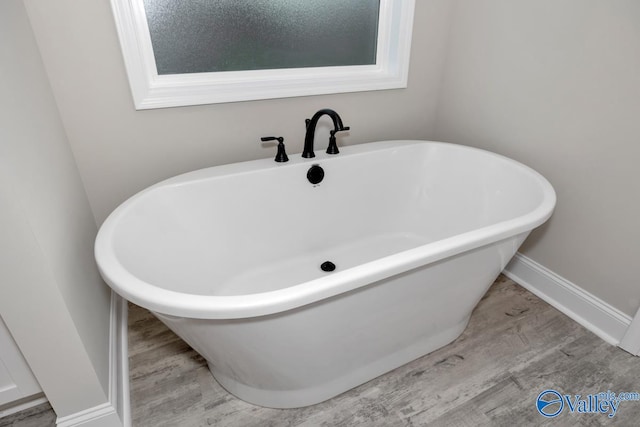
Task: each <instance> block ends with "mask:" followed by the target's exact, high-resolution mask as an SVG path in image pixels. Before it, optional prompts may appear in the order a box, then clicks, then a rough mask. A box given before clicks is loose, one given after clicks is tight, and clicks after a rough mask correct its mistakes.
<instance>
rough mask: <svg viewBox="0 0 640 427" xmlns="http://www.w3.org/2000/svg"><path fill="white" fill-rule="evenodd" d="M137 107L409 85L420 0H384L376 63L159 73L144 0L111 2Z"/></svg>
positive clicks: (381, 3) (114, 0)
mask: <svg viewBox="0 0 640 427" xmlns="http://www.w3.org/2000/svg"><path fill="white" fill-rule="evenodd" d="M111 7H112V9H113V14H114V18H115V22H116V27H117V29H118V35H119V37H120V45H121V47H122V53H123V57H124V62H125V66H126V68H127V73H128V75H129V83H130V86H131V92H132V94H133V100H134V104H135V107H136V109H138V110H142V109H150V108H164V107H178V106H184V105H200V104H216V103H224V102H235V101H250V100H258V99H271V98H287V97H293V96H306V95H321V94H332V93H343V92H360V91H370V90H383V89H397V88H406V87H407V80H408V74H409V55H410V50H411V35H412V28H413V14H414V8H415V0H380V22H379V26H378V52H377V57H376V65H359V66H347V67H314V68H288V69H277V70H251V71H225V72H215V73H189V74H171V75H158V72H157V70H156V63H155V57H154V54H153V48H152V45H151V36H150V33H149V26H148V23H147V18H146V14H145V11H144V4H143V0H111Z"/></svg>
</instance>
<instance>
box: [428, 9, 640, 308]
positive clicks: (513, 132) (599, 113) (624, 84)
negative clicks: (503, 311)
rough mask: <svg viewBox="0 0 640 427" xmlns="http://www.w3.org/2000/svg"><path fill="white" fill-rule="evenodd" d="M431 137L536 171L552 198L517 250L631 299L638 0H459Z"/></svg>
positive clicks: (635, 241)
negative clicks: (545, 215) (552, 207)
mask: <svg viewBox="0 0 640 427" xmlns="http://www.w3.org/2000/svg"><path fill="white" fill-rule="evenodd" d="M455 3H456V5H455V9H454V12H453V15H452V23H453V24H452V29H451V34H450V44H449V46H448V60H447V63H446V67H445V71H444V80H443V84H442V86H441V92H440V103H439V105H438V113H437V118H436V132H435V134H436V137H437V139H440V140H444V141H449V142H455V143H460V144H466V145H473V146H476V147H480V148H485V149H488V150H492V151H496V152H498V153H501V154H504V155H507V156H509V157H512V158H514V159H516V160H519V161H521V162H523V163H525V164H527V165H529V166H531V167H533V168H534V169H536V170H538V171H539V172H540V173H542V174H543V175H544V176H545V177H547V179H549V181H550V182H551V183H552V184H553V186H554V187H555V189H556V192H557V194H558V204H557V208H556V211H555V213H554V215H553V217H552V218H551V220H550V221H549V222H548V223H547V224H546V225H545V226H543V227H542V228H541V229H539V230H537V231H535V232H534V233H533V234H532V235H531V237H530V238H529V240H528V241H527V242H526V243H525V245H524V246H523V248H522V249H521V252H522V253H523V254H525V255H526V256H527V257H529V258H531V259H533V260H534V261H536V262H537V263H539V264H541V265H543V266H544V267H546V268H547V269H549V270H552V271H553V272H555V273H556V274H558V275H560V276H562V277H564V278H566V279H568V280H570V281H571V282H573V283H575V284H578V285H579V286H580V287H582V288H583V289H584V290H586V291H588V292H589V293H591V294H593V295H595V296H597V297H599V298H600V299H602V300H604V301H605V302H607V303H608V304H610V305H612V306H614V307H615V308H617V309H619V310H621V311H622V312H624V313H626V314H627V315H629V316H633V315H634V314H635V312H636V309H637V308H638V306H640V291H639V290H638V278H637V274H636V271H637V268H636V267H635V266H636V264H637V262H638V261H637V258H638V254H639V253H640V227H639V226H638V218H640V198H639V197H638V195H640V169H639V168H638V160H639V159H640V139H639V135H640V120H639V118H640V25H639V24H638V23H639V22H640V2H638V1H636V0H612V1H605V2H603V1H599V0H567V1H563V2H557V1H554V0H537V1H533V0H531V1H518V2H513V1H509V0H458V1H456V2H455Z"/></svg>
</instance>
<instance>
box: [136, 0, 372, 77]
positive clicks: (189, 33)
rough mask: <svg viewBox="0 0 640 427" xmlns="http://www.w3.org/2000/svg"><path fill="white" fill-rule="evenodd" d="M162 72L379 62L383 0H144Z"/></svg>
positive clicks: (267, 68) (263, 68) (160, 72)
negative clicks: (378, 46)
mask: <svg viewBox="0 0 640 427" xmlns="http://www.w3.org/2000/svg"><path fill="white" fill-rule="evenodd" d="M144 8H145V13H146V16H147V22H148V25H149V33H150V36H151V44H152V47H153V53H154V56H155V62H156V68H157V72H158V74H159V75H167V74H184V73H203V72H218V71H241V70H269V69H280V68H306V67H331V66H352V65H373V64H376V52H377V38H378V19H379V13H380V0H144Z"/></svg>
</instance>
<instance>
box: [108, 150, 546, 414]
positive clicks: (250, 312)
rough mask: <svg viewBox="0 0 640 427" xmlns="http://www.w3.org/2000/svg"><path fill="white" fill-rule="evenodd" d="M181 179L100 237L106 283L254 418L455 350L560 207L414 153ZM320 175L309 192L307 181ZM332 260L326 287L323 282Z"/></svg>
mask: <svg viewBox="0 0 640 427" xmlns="http://www.w3.org/2000/svg"><path fill="white" fill-rule="evenodd" d="M290 158H291V161H290V162H288V163H284V164H278V163H275V162H273V160H270V159H269V160H267V159H265V160H257V161H251V162H244V163H238V164H232V165H226V166H220V167H214V168H209V169H203V170H199V171H196V172H191V173H188V174H185V175H181V176H178V177H175V178H172V179H169V180H167V181H164V182H162V183H159V184H157V185H155V186H153V187H150V188H149V189H147V190H144V191H142V192H141V193H139V194H137V195H136V196H134V197H132V198H131V199H129V200H128V201H127V202H125V203H124V204H122V205H121V206H120V207H119V208H118V209H116V210H115V211H114V212H113V213H112V214H111V216H110V217H109V218H108V219H107V220H106V221H105V223H104V224H103V226H102V227H101V229H100V232H99V234H98V238H97V241H96V259H97V261H98V265H99V267H100V271H101V273H102V275H103V277H104V279H105V280H106V281H107V283H109V285H110V286H111V287H112V288H113V289H114V290H115V291H116V292H117V293H119V294H120V295H122V296H123V297H124V298H126V299H128V300H130V301H132V302H134V303H135V304H138V305H140V306H143V307H146V308H148V309H149V310H151V311H152V312H154V314H155V315H156V316H157V317H158V318H159V319H160V320H162V321H163V322H164V323H165V324H166V325H167V326H169V327H170V328H171V329H172V330H173V331H175V332H176V333H177V334H178V335H179V336H180V337H182V338H183V339H184V340H185V341H186V342H187V343H189V344H190V345H191V346H192V347H193V348H194V349H195V350H196V351H198V352H199V353H200V354H201V355H202V356H203V357H204V358H205V359H206V360H207V361H208V363H209V367H210V369H211V372H212V373H213V376H214V377H215V378H216V379H217V380H218V382H219V383H220V384H222V386H224V387H225V388H226V389H227V390H228V391H229V392H231V393H233V394H234V395H236V396H238V397H239V398H241V399H243V400H246V401H248V402H251V403H255V404H258V405H262V406H268V407H276V408H291V407H299V406H305V405H311V404H315V403H318V402H321V401H323V400H326V399H329V398H331V397H333V396H336V395H338V394H340V393H342V392H344V391H346V390H348V389H350V388H352V387H355V386H357V385H359V384H362V383H364V382H366V381H368V380H371V379H373V378H375V377H377V376H379V375H381V374H383V373H385V372H388V371H390V370H392V369H394V368H396V367H398V366H401V365H403V364H405V363H407V362H409V361H411V360H413V359H416V358H418V357H420V356H422V355H424V354H427V353H429V352H431V351H433V350H435V349H437V348H439V347H442V346H444V345H446V344H447V343H449V342H451V341H452V340H454V339H455V338H456V337H458V336H459V335H460V334H461V333H462V331H463V330H464V328H465V327H466V325H467V322H468V320H469V316H470V315H471V312H472V310H473V308H474V307H475V305H476V304H477V303H478V301H479V300H480V298H481V297H482V295H483V294H484V293H485V292H486V290H487V288H488V287H489V286H490V285H491V283H492V282H493V281H494V279H495V278H496V276H497V275H498V274H499V273H500V271H502V269H503V268H504V266H505V265H506V264H507V262H508V261H509V260H510V258H511V257H512V256H513V255H514V254H515V252H516V250H517V249H518V247H519V246H520V244H521V243H522V242H523V241H524V239H525V238H526V237H527V235H528V234H529V232H530V231H531V230H532V229H533V228H535V227H536V226H538V225H540V224H542V223H543V222H544V221H546V220H547V219H548V218H549V216H550V215H551V213H552V211H553V208H554V205H555V193H554V191H553V188H552V187H551V185H550V184H549V183H548V182H547V181H546V180H545V179H544V178H543V177H542V176H540V175H539V174H538V173H536V172H535V171H533V170H531V169H529V168H528V167H526V166H523V165H522V164H520V163H517V162H515V161H513V160H510V159H507V158H505V157H501V156H498V155H496V154H492V153H489V152H486V151H482V150H478V149H473V148H469V147H464V146H459V145H453V144H445V143H437V142H424V141H385V142H376V143H369V144H362V145H357V146H351V147H344V148H341V153H340V154H338V155H335V156H330V155H327V154H319V153H318V154H317V157H316V158H314V159H303V158H300V157H299V156H297V155H291V156H290ZM315 164H318V165H320V166H321V167H322V168H323V169H324V171H325V178H324V180H323V181H322V182H321V183H320V184H318V185H312V184H311V183H310V182H309V181H308V180H307V177H306V174H307V171H308V169H309V168H310V166H312V165H315ZM327 260H330V261H332V262H333V263H334V264H335V265H336V267H337V268H336V270H335V271H333V272H324V271H322V270H321V269H320V265H321V264H322V263H323V262H324V261H327Z"/></svg>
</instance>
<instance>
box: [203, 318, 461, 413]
mask: <svg viewBox="0 0 640 427" xmlns="http://www.w3.org/2000/svg"><path fill="white" fill-rule="evenodd" d="M468 323H469V318H466V319H465V320H464V321H462V322H460V323H458V324H457V325H454V326H453V327H451V328H449V329H447V330H445V331H442V332H440V333H438V334H436V335H434V336H428V337H425V338H424V339H423V340H422V341H419V342H416V343H415V344H413V345H411V346H409V347H406V348H402V349H400V350H399V351H397V352H395V353H392V354H390V355H388V356H386V357H384V358H382V359H379V360H376V361H375V362H373V363H371V364H369V365H366V366H362V367H361V368H359V369H356V370H353V371H352V372H348V373H347V374H346V375H345V376H343V377H340V378H336V379H334V380H332V381H329V382H327V383H324V384H320V385H316V386H314V387H310V388H305V389H296V390H265V389H260V388H256V387H251V386H247V385H246V384H243V383H241V382H239V381H236V380H234V379H233V378H231V377H229V376H227V375H225V374H224V373H223V372H221V371H219V370H217V369H216V368H215V366H214V365H213V364H212V363H209V364H208V365H209V370H210V371H211V374H212V375H213V377H214V378H215V379H216V381H217V382H218V383H219V384H220V385H221V386H222V387H223V388H224V389H225V390H227V391H228V392H229V393H231V394H233V395H234V396H236V397H237V398H239V399H242V400H244V401H245V402H249V403H252V404H254V405H258V406H264V407H267V408H277V409H291V408H300V407H304V406H310V405H315V404H317V403H321V402H324V401H325V400H328V399H331V398H332V397H336V396H338V395H340V394H342V393H344V392H346V391H348V390H351V389H352V388H355V387H357V386H359V385H361V384H364V383H366V382H368V381H371V380H372V379H374V378H377V377H379V376H380V375H383V374H386V373H387V372H391V371H392V370H394V369H396V368H399V367H401V366H403V365H406V364H407V363H409V362H411V361H413V360H416V359H418V358H420V357H422V356H425V355H427V354H429V353H431V352H433V351H435V350H437V349H439V348H441V347H444V346H446V345H447V344H449V343H451V342H453V341H454V340H455V339H456V338H458V337H459V336H460V335H461V334H462V332H464V330H465V328H466V327H467V324H468Z"/></svg>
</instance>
